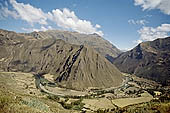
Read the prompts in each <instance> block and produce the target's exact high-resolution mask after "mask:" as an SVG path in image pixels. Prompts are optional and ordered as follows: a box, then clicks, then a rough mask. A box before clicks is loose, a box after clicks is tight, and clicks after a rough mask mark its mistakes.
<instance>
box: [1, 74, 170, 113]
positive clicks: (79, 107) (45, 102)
mask: <svg viewBox="0 0 170 113" xmlns="http://www.w3.org/2000/svg"><path fill="white" fill-rule="evenodd" d="M123 75H124V76H125V80H124V82H123V84H122V85H121V86H119V87H115V88H111V89H107V90H101V89H89V90H86V91H76V90H72V89H65V88H62V87H59V86H57V84H55V83H52V80H48V79H45V78H44V77H43V76H42V77H43V78H41V80H40V78H39V79H37V77H36V75H33V74H30V73H21V72H0V77H1V80H0V86H1V88H0V89H1V92H0V94H1V95H3V94H4V93H5V92H6V93H7V92H8V94H9V95H13V96H12V97H11V98H12V99H14V100H15V101H17V102H18V104H16V103H15V104H16V105H13V104H14V103H11V102H9V103H8V101H10V100H5V102H7V104H9V105H10V106H11V107H12V109H11V110H16V109H17V108H18V107H19V108H20V107H22V106H25V107H24V108H25V109H30V110H31V112H32V113H37V112H38V111H39V112H48V113H53V112H54V111H55V110H56V109H55V108H54V106H55V107H56V106H58V107H57V112H58V111H60V112H61V113H62V112H63V113H65V112H85V111H86V112H87V113H90V112H99V111H106V110H107V112H116V111H120V110H122V109H123V110H125V108H126V109H127V108H128V109H130V108H129V107H131V106H134V105H141V104H146V103H150V102H152V101H153V100H155V101H158V100H159V98H161V96H163V95H167V96H168V95H169V88H168V87H167V88H164V89H163V88H159V87H161V85H160V84H157V83H156V82H154V81H150V80H146V79H142V78H138V77H136V76H134V75H129V74H126V73H123ZM37 81H39V83H37ZM151 91H152V92H151ZM154 91H158V92H161V94H160V95H155V94H154V93H153V92H154ZM169 96H170V95H169ZM36 98H38V100H36ZM1 99H2V97H1ZM1 101H2V100H1ZM15 101H14V102H15ZM164 101H166V102H167V101H168V100H167V99H165V100H164ZM158 103H160V104H163V103H164V102H163V103H162V102H161V101H160V100H159V101H158ZM1 104H2V103H1ZM11 104H12V105H11ZM40 105H41V106H42V107H40ZM167 105H168V104H167ZM128 106H129V107H128ZM13 107H14V108H16V109H14V108H13ZM3 109H5V108H4V107H3ZM3 109H2V110H3ZM20 110H22V109H20ZM15 112H16V111H15ZM20 112H21V111H20ZM22 112H23V113H24V111H22Z"/></svg>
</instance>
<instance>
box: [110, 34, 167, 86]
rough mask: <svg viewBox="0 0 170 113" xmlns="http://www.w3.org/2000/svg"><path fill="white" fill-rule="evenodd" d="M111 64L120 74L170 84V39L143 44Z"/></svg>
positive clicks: (123, 54)
mask: <svg viewBox="0 0 170 113" xmlns="http://www.w3.org/2000/svg"><path fill="white" fill-rule="evenodd" d="M113 63H114V64H115V65H116V67H117V68H119V70H120V71H122V72H127V73H130V74H135V75H137V76H140V77H145V78H149V79H152V80H155V81H157V82H161V83H162V84H165V85H169V84H170V37H168V38H164V39H156V40H154V41H151V42H143V43H141V44H139V45H138V46H136V47H135V48H134V49H132V50H130V51H128V52H125V53H122V54H121V55H119V56H118V57H117V58H116V59H115V60H114V61H113Z"/></svg>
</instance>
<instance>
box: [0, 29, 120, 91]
mask: <svg viewBox="0 0 170 113" xmlns="http://www.w3.org/2000/svg"><path fill="white" fill-rule="evenodd" d="M0 43H1V45H0V70H2V71H12V72H18V71H21V72H29V73H30V72H34V73H37V74H42V73H50V74H52V75H54V76H53V78H54V81H55V82H57V83H58V84H60V85H61V86H63V87H66V88H70V89H76V90H83V89H87V88H88V87H98V88H108V87H115V86H119V85H120V84H121V83H122V81H123V76H122V74H121V72H120V71H119V70H118V69H117V68H116V67H115V66H114V65H113V64H111V63H110V62H109V61H108V60H106V59H105V58H104V57H103V56H101V55H100V54H99V53H98V52H96V51H95V50H93V48H91V47H88V46H84V45H73V44H69V43H66V42H65V41H63V40H61V39H56V38H45V39H36V38H35V37H32V36H27V35H24V34H17V33H15V32H10V31H2V30H1V31H0Z"/></svg>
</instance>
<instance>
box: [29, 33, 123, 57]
mask: <svg viewBox="0 0 170 113" xmlns="http://www.w3.org/2000/svg"><path fill="white" fill-rule="evenodd" d="M27 35H32V36H34V37H36V38H56V39H62V40H64V41H66V42H68V43H71V44H76V45H88V46H90V47H92V48H94V49H95V50H97V51H98V52H99V53H100V54H101V55H103V56H104V57H106V58H107V59H108V60H112V59H113V58H114V57H117V56H118V55H119V54H120V53H121V51H120V50H119V49H117V48H116V47H115V46H114V45H113V44H111V43H110V42H109V41H107V40H105V39H104V38H102V37H100V36H99V35H97V34H91V35H86V34H80V33H77V32H69V31H58V30H49V31H46V32H33V33H31V34H27Z"/></svg>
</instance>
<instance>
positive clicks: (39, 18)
mask: <svg viewBox="0 0 170 113" xmlns="http://www.w3.org/2000/svg"><path fill="white" fill-rule="evenodd" d="M10 4H11V5H12V6H13V8H14V10H15V11H16V14H17V17H18V18H20V19H22V20H25V21H27V22H29V23H31V24H34V23H39V24H44V25H47V14H45V13H44V12H43V11H42V10H41V9H40V8H35V7H33V6H31V5H30V4H23V3H18V2H17V1H15V0H10ZM10 16H12V15H10Z"/></svg>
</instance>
